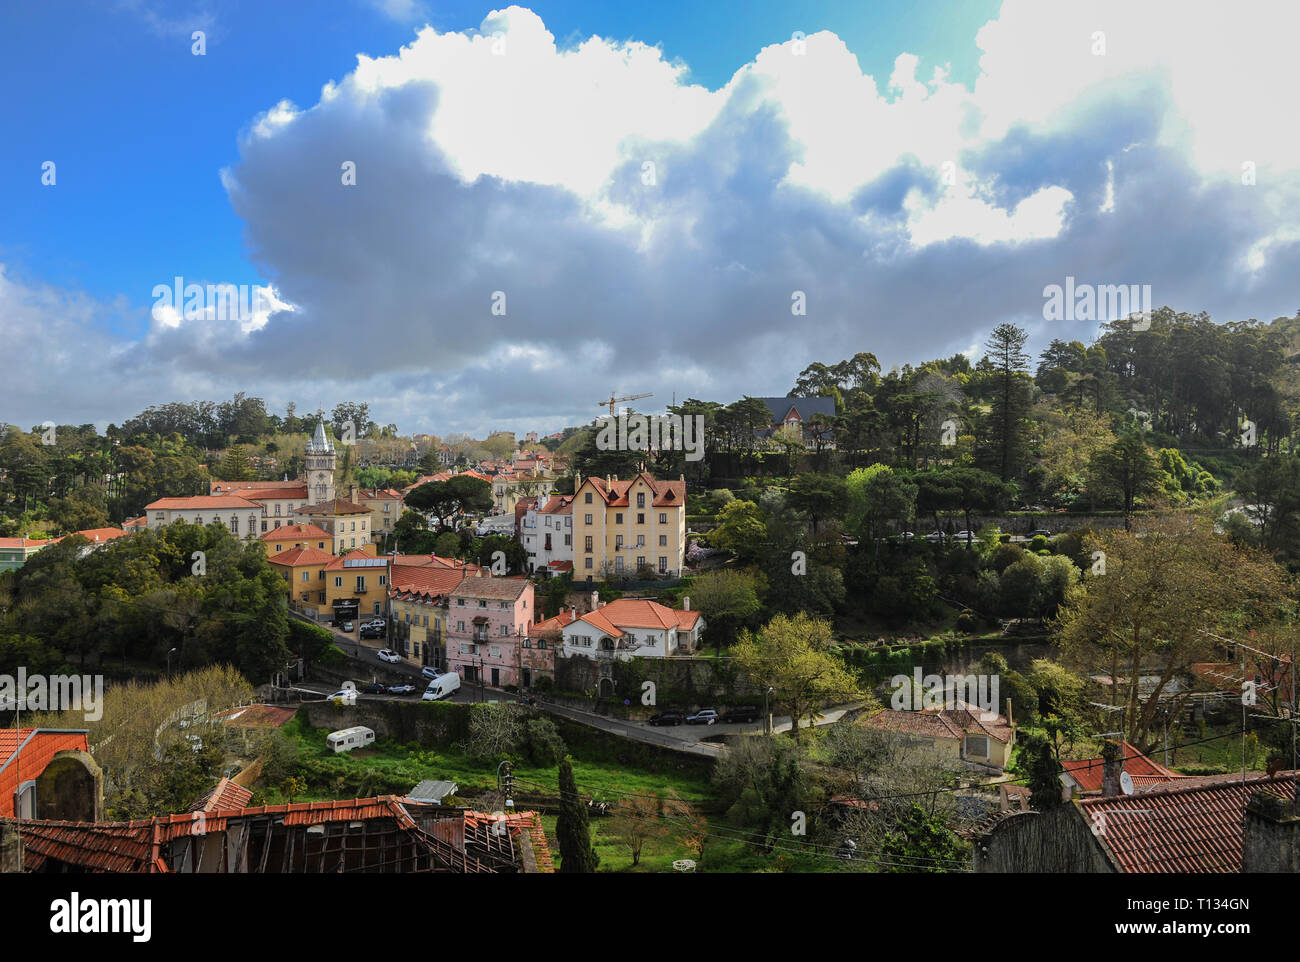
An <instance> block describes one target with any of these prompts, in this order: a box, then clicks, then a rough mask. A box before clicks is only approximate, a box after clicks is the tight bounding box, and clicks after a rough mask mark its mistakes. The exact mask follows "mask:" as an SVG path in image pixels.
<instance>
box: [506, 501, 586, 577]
mask: <svg viewBox="0 0 1300 962" xmlns="http://www.w3.org/2000/svg"><path fill="white" fill-rule="evenodd" d="M519 540H520V542H521V543H522V544H523V546H524V550H525V551H527V552H528V570H529V572H534V571H548V570H549V571H550V572H552V573H554V572H556V571H559V570H571V569H572V567H573V495H571V494H553V495H551V496H550V498H548V499H547V500H546V503H545V504H542V505H541V506H540V507H533V508H529V509H528V510H527V511H526V512H525V513H524V517H523V521H522V522H521V523H520V525H519ZM565 562H568V564H567V566H566V565H565Z"/></svg>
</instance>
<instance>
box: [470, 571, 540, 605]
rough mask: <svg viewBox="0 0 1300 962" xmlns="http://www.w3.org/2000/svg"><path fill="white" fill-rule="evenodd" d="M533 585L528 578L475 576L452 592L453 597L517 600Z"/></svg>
mask: <svg viewBox="0 0 1300 962" xmlns="http://www.w3.org/2000/svg"><path fill="white" fill-rule="evenodd" d="M530 587H532V582H530V581H529V580H528V579H527V578H520V577H515V576H507V577H502V578H493V577H488V576H478V577H476V576H474V575H471V576H470V577H468V578H466V579H465V580H463V581H462V582H461V583H460V584H459V585H458V586H457V587H456V588H455V589H454V590H453V591H452V592H451V595H450V597H453V598H466V599H469V598H485V599H486V598H490V599H493V600H495V601H515V600H517V599H518V598H519V596H520V595H522V594H523V593H524V592H525V591H527V590H528V589H529V588H530Z"/></svg>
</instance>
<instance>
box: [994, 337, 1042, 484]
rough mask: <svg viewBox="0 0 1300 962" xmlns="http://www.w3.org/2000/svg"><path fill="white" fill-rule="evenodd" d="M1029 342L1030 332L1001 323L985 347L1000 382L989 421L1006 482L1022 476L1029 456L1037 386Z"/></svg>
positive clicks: (995, 453) (998, 382)
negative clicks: (1030, 420)
mask: <svg viewBox="0 0 1300 962" xmlns="http://www.w3.org/2000/svg"><path fill="white" fill-rule="evenodd" d="M1028 339H1029V334H1028V332H1026V331H1025V330H1023V329H1021V328H1019V327H1016V325H1014V324H999V325H998V326H997V327H996V328H994V330H993V334H992V335H991V336H990V337H989V340H988V343H987V344H985V346H984V349H985V351H987V352H988V356H989V358H990V359H991V360H992V362H993V368H994V371H995V372H996V379H997V390H996V393H995V394H994V396H993V411H992V414H991V416H990V418H989V442H990V445H991V447H992V450H993V453H994V457H993V461H994V463H995V464H996V465H997V473H998V477H999V478H1001V479H1002V480H1003V481H1010V480H1011V479H1012V478H1015V477H1016V476H1017V475H1018V474H1019V472H1020V469H1021V465H1022V463H1023V460H1024V456H1025V450H1026V440H1027V439H1026V430H1025V422H1026V420H1027V418H1028V415H1029V402H1030V397H1031V394H1032V386H1033V382H1032V381H1030V380H1029V376H1028V375H1027V374H1026V373H1025V372H1026V371H1027V370H1028V368H1029V355H1028V354H1026V353H1025V342H1026V341H1027V340H1028Z"/></svg>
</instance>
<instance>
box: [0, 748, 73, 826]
mask: <svg viewBox="0 0 1300 962" xmlns="http://www.w3.org/2000/svg"><path fill="white" fill-rule="evenodd" d="M77 750H80V751H83V752H89V751H90V745H89V743H88V742H87V740H86V732H85V731H82V730H74V729H55V728H19V729H17V730H15V729H13V728H0V818H12V817H13V816H14V793H15V792H17V791H18V783H19V779H22V781H24V782H29V781H31V780H32V779H34V778H36V777H37V776H38V775H40V773H41V772H43V771H45V766H46V765H48V764H49V763H50V762H51V760H53V758H54V756H55V755H57V754H58V753H59V752H67V751H77Z"/></svg>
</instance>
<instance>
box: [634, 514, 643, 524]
mask: <svg viewBox="0 0 1300 962" xmlns="http://www.w3.org/2000/svg"><path fill="white" fill-rule="evenodd" d="M636 523H637V524H645V515H644V514H638V515H637V516H636Z"/></svg>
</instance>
